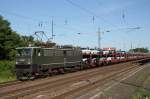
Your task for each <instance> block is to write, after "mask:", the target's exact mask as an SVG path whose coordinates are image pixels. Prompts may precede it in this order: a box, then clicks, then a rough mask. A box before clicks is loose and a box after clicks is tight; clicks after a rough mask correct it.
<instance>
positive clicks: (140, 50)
mask: <svg viewBox="0 0 150 99" xmlns="http://www.w3.org/2000/svg"><path fill="white" fill-rule="evenodd" d="M129 51H130V52H141V53H149V50H148V48H135V49H130V50H129Z"/></svg>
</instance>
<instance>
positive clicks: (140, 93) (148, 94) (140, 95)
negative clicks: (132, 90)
mask: <svg viewBox="0 0 150 99" xmlns="http://www.w3.org/2000/svg"><path fill="white" fill-rule="evenodd" d="M130 99H150V91H148V90H145V89H143V88H140V89H139V90H137V92H136V94H134V95H133V96H131V98H130Z"/></svg>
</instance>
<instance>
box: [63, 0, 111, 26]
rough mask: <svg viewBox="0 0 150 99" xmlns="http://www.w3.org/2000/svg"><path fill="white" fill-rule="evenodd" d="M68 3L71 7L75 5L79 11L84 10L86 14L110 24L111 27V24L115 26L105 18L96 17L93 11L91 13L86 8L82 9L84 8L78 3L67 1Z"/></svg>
mask: <svg viewBox="0 0 150 99" xmlns="http://www.w3.org/2000/svg"><path fill="white" fill-rule="evenodd" d="M66 1H67V2H68V3H70V4H71V5H73V6H75V7H77V8H79V9H81V10H83V11H84V12H86V13H88V14H90V15H91V16H95V17H97V18H99V19H100V20H103V21H104V22H107V23H109V25H110V24H111V25H113V24H112V23H110V22H109V21H107V20H105V19H104V18H103V17H101V16H98V15H96V14H95V13H94V12H92V11H90V10H88V9H86V8H84V7H82V6H80V5H78V4H77V3H74V2H73V1H71V0H66Z"/></svg>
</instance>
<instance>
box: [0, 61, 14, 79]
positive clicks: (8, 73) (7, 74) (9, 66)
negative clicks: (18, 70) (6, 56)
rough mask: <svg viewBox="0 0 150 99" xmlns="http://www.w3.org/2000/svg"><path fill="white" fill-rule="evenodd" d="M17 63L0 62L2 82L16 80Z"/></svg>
mask: <svg viewBox="0 0 150 99" xmlns="http://www.w3.org/2000/svg"><path fill="white" fill-rule="evenodd" d="M14 66H15V61H6V60H5V61H0V82H4V81H9V80H14V79H15V73H14Z"/></svg>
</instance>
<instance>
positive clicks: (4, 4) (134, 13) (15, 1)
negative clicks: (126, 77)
mask: <svg viewBox="0 0 150 99" xmlns="http://www.w3.org/2000/svg"><path fill="white" fill-rule="evenodd" d="M149 11H150V0H0V15H2V16H3V17H4V18H5V19H7V20H8V21H9V22H10V23H11V27H12V29H13V30H14V31H16V32H17V33H19V34H20V35H27V36H28V35H33V34H34V33H35V32H36V31H44V32H45V33H46V35H48V37H49V38H50V37H51V31H52V20H53V22H54V26H53V27H54V28H53V30H54V35H55V37H54V39H53V41H54V42H56V43H57V44H62V45H65V44H72V45H75V46H81V47H87V46H88V47H91V48H94V47H98V33H97V32H98V28H100V33H101V46H102V47H116V48H117V49H122V50H128V49H130V48H131V45H132V48H136V47H148V48H150V40H149V36H150V34H149V33H150V19H149V18H150V13H149ZM39 24H42V25H40V26H39ZM136 27H140V29H136ZM108 31H109V32H108ZM36 38H37V37H36V36H35V39H36ZM43 39H44V40H46V38H44V37H43Z"/></svg>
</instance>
